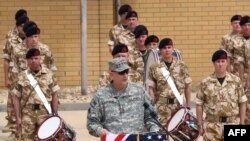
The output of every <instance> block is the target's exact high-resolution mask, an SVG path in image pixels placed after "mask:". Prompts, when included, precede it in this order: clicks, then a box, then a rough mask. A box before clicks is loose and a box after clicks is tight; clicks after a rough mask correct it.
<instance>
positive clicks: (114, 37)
mask: <svg viewBox="0 0 250 141" xmlns="http://www.w3.org/2000/svg"><path fill="white" fill-rule="evenodd" d="M131 10H132V8H131V6H130V5H128V4H124V5H122V6H121V7H120V8H119V10H118V14H119V16H120V21H119V23H118V24H116V25H115V26H114V27H113V28H111V29H110V31H109V40H108V46H109V52H110V53H112V50H113V48H114V46H115V45H117V44H118V43H119V41H118V36H119V34H121V32H122V31H125V30H126V28H127V27H128V21H127V19H126V16H127V14H128V12H129V11H131Z"/></svg>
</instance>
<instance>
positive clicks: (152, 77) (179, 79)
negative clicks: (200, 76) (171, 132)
mask: <svg viewBox="0 0 250 141" xmlns="http://www.w3.org/2000/svg"><path fill="white" fill-rule="evenodd" d="M161 67H166V68H167V66H166V64H165V62H164V61H162V60H161V61H160V64H153V65H152V66H151V67H150V69H149V75H148V80H147V81H146V84H147V85H148V86H152V87H153V88H155V98H156V108H157V112H158V114H159V116H160V122H161V124H162V125H163V126H164V125H166V123H167V120H168V119H169V118H170V116H171V115H172V114H173V113H175V112H176V111H178V110H179V109H180V103H179V102H178V101H177V99H176V97H175V95H174V93H173V91H172V90H171V88H170V86H169V85H168V82H167V80H166V78H165V77H164V76H163V74H162V73H161ZM167 70H168V71H169V72H170V75H171V76H172V78H173V81H174V82H175V85H176V88H177V89H178V90H179V92H180V94H181V95H182V96H183V98H185V85H186V84H191V82H192V79H191V78H190V76H189V73H188V68H187V66H186V65H185V64H184V62H183V61H180V60H177V59H176V58H175V57H174V58H173V62H172V64H171V66H170V68H169V69H168V68H167ZM170 99H171V101H173V102H172V103H171V104H170V103H168V101H169V100H170ZM184 100H185V99H184ZM184 103H185V102H184Z"/></svg>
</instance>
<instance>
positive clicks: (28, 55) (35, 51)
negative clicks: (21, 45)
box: [26, 48, 40, 59]
mask: <svg viewBox="0 0 250 141" xmlns="http://www.w3.org/2000/svg"><path fill="white" fill-rule="evenodd" d="M39 55H40V51H39V49H37V48H31V49H29V50H28V51H27V53H26V59H29V58H31V57H33V56H39Z"/></svg>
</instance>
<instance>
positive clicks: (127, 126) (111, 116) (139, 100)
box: [87, 57, 159, 137]
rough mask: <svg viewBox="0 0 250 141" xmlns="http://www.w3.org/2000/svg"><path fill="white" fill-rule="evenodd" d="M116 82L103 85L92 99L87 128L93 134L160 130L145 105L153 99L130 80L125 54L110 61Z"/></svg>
mask: <svg viewBox="0 0 250 141" xmlns="http://www.w3.org/2000/svg"><path fill="white" fill-rule="evenodd" d="M109 69H110V72H109V73H110V76H111V79H112V80H113V82H112V83H111V84H109V85H107V86H105V87H102V88H100V89H99V90H98V91H97V93H96V94H95V96H94V97H93V99H92V101H91V102H90V107H89V109H88V114H87V128H88V130H89V133H90V134H91V135H93V136H97V137H100V136H103V135H106V134H107V133H108V132H111V133H115V134H119V133H124V134H132V133H142V132H144V125H146V127H147V129H148V131H151V132H154V131H158V130H159V127H158V126H157V125H156V124H155V123H154V122H153V121H152V120H153V119H152V117H151V116H150V113H149V111H148V110H146V109H145V108H144V106H143V104H144V103H145V102H146V103H149V106H150V107H151V108H152V109H153V107H152V105H151V104H150V98H149V96H148V95H147V93H146V91H145V89H144V88H143V86H141V85H138V84H136V83H133V82H128V72H129V66H128V64H127V61H126V60H125V58H123V57H119V58H115V59H113V60H111V61H110V62H109Z"/></svg>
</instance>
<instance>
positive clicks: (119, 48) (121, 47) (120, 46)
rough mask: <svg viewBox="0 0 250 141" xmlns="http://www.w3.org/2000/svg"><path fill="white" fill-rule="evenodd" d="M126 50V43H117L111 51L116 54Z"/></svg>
mask: <svg viewBox="0 0 250 141" xmlns="http://www.w3.org/2000/svg"><path fill="white" fill-rule="evenodd" d="M127 52H128V47H127V45H125V44H117V45H116V46H115V47H114V49H113V51H112V55H116V54H117V53H127Z"/></svg>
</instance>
